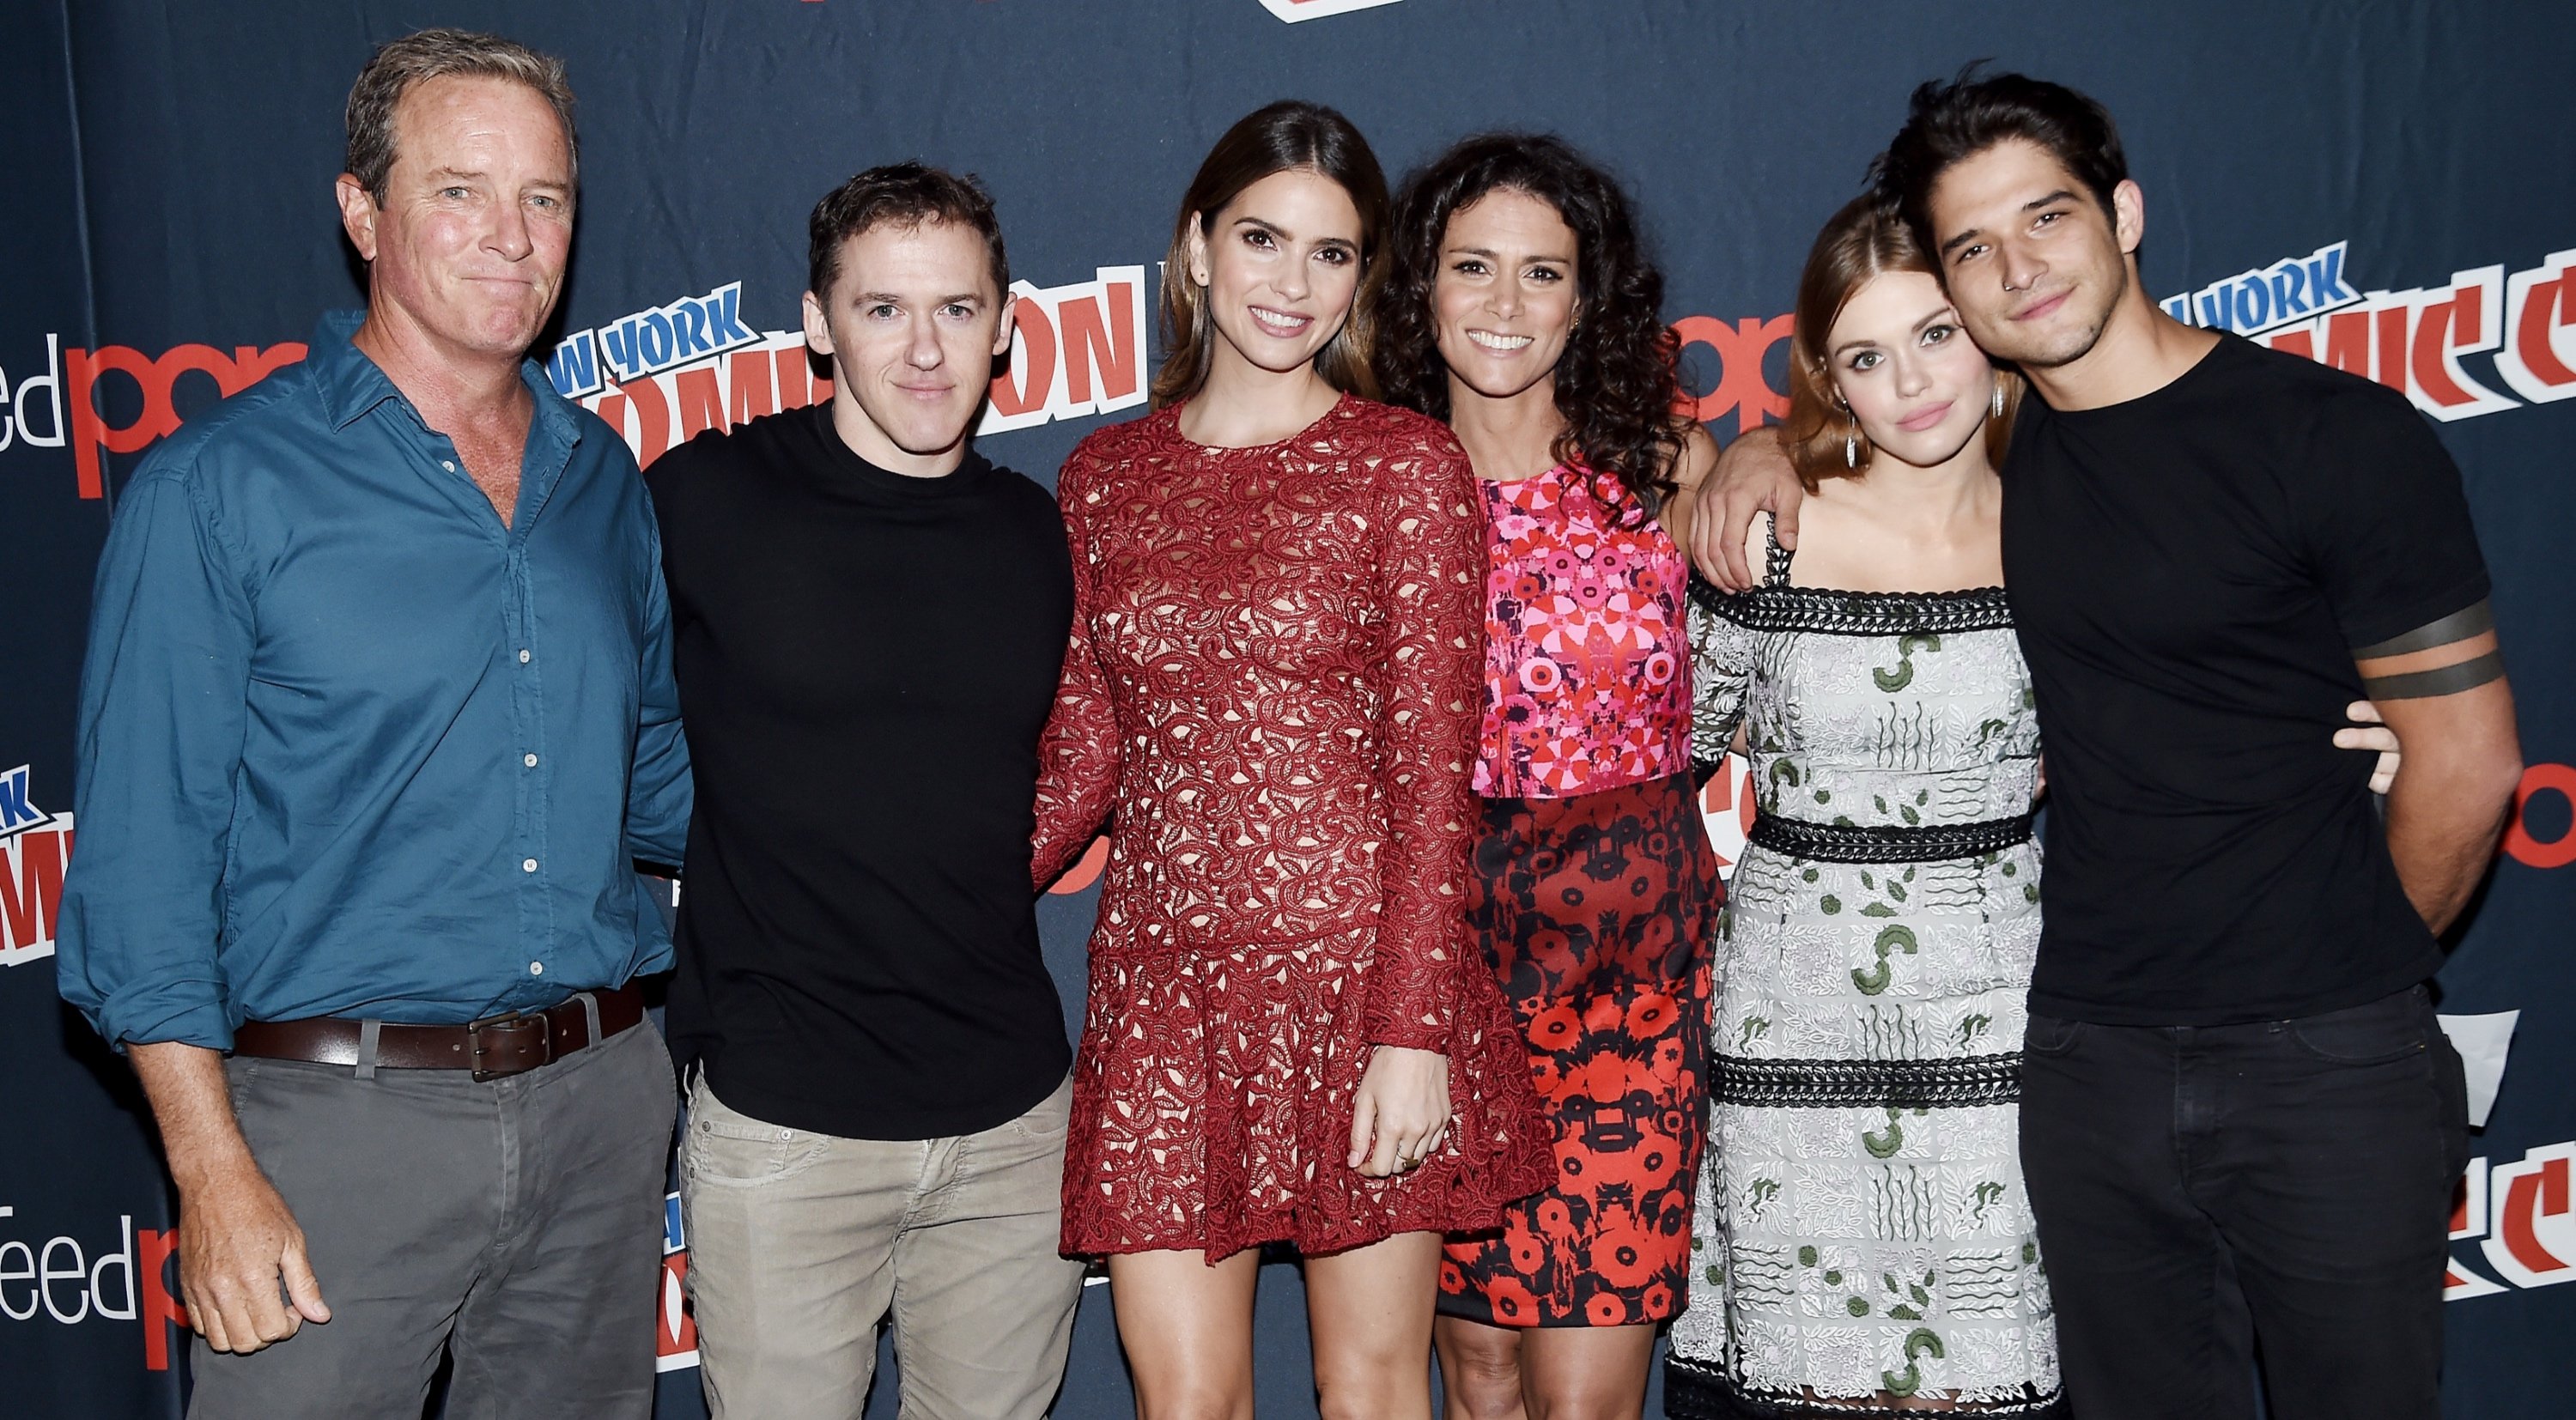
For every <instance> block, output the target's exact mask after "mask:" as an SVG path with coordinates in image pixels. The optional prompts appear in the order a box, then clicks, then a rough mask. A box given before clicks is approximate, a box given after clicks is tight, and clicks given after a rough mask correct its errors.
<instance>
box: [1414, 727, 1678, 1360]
mask: <svg viewBox="0 0 2576 1420" xmlns="http://www.w3.org/2000/svg"><path fill="white" fill-rule="evenodd" d="M1475 863H1476V875H1475V883H1476V889H1475V901H1474V904H1473V906H1472V907H1471V908H1470V910H1469V920H1470V922H1472V923H1473V924H1474V926H1475V927H1476V929H1477V932H1478V935H1479V936H1481V937H1482V938H1483V939H1484V942H1485V952H1486V955H1487V957H1489V958H1490V959H1491V961H1492V963H1493V968H1494V973H1495V976H1496V978H1497V979H1498V980H1500V981H1501V983H1502V986H1503V994H1504V995H1505V996H1506V997H1508V998H1509V999H1510V1000H1511V1002H1512V1006H1513V1010H1514V1011H1515V1013H1516V1014H1518V1016H1519V1017H1520V1022H1521V1029H1522V1031H1523V1032H1524V1033H1525V1034H1526V1035H1527V1037H1528V1042H1529V1062H1530V1068H1531V1072H1532V1074H1533V1076H1534V1077H1535V1080H1536V1083H1537V1086H1538V1091H1539V1097H1540V1099H1541V1100H1542V1101H1543V1102H1544V1103H1545V1104H1546V1106H1547V1110H1548V1115H1549V1118H1550V1121H1551V1122H1552V1123H1553V1124H1554V1126H1555V1141H1556V1180H1555V1182H1554V1184H1552V1185H1551V1186H1550V1187H1549V1188H1547V1189H1546V1190H1544V1191H1542V1192H1541V1193H1539V1194H1538V1195H1537V1196H1535V1197H1532V1198H1525V1199H1522V1200H1521V1201H1519V1202H1517V1203H1514V1204H1512V1205H1511V1206H1510V1207H1509V1208H1508V1209H1506V1210H1505V1213H1504V1218H1503V1228H1502V1231H1501V1232H1500V1233H1499V1234H1496V1235H1487V1236H1480V1237H1473V1238H1460V1239H1455V1240H1453V1241H1451V1243H1450V1244H1449V1247H1448V1250H1447V1255H1446V1256H1445V1257H1444V1258H1443V1259H1442V1261H1441V1267H1440V1301H1439V1305H1440V1310H1441V1311H1442V1312H1444V1313H1446V1314H1449V1315H1452V1316H1463V1317H1466V1318H1469V1319H1470V1320H1474V1321H1481V1322H1484V1323H1486V1324H1488V1325H1492V1326H1512V1327H1522V1326H1633V1325H1638V1324H1641V1323H1647V1322H1657V1321H1663V1320H1665V1319H1667V1318H1669V1317H1671V1316H1673V1315H1674V1314H1675V1313H1676V1312H1678V1311H1679V1310H1680V1309H1681V1307H1682V1304H1683V1302H1684V1301H1685V1299H1686V1298H1687V1297H1688V1295H1689V1291H1690V1275H1689V1270H1690V1269H1689V1264H1690V1236H1691V1194H1692V1188H1693V1185H1694V1181H1695V1179H1696V1177H1697V1174H1698V1172H1699V1158H1700V1147H1701V1144H1702V1141H1703V1139H1704V1137H1705V1135H1706V1132H1707V1128H1706V1126H1707V1113H1706V1111H1707V1094H1706V1091H1705V1090H1704V1089H1703V1087H1702V1083H1701V1081H1702V1078H1703V1074H1704V1070H1705V1066H1706V1055H1707V1045H1708V1010H1709V953H1708V945H1707V944H1708V936H1709V932H1710V930H1711V928H1712V927H1713V926H1714V923H1713V921H1712V919H1713V917H1714V915H1715V910H1716V906H1717V898H1718V894H1719V891H1720V889H1719V887H1718V879H1717V860H1716V857H1715V856H1714V855H1713V854H1712V853H1711V852H1710V851H1709V847H1708V835H1707V833H1706V831H1705V830H1703V829H1702V828H1701V827H1700V821H1699V809H1698V804H1697V796H1696V795H1694V794H1693V793H1692V791H1691V784H1690V779H1689V776H1687V775H1675V776H1673V777H1671V778H1667V779H1659V780H1655V781H1653V782H1650V783H1646V784H1637V785H1631V786H1628V787H1626V788H1621V789H1608V790H1604V791H1602V792H1600V793H1596V794H1582V795H1578V796H1576V797H1574V798H1570V799H1493V800H1488V801H1487V802H1486V805H1485V835H1484V838H1483V839H1482V841H1481V842H1479V843H1478V844H1477V847H1476V859H1475Z"/></svg>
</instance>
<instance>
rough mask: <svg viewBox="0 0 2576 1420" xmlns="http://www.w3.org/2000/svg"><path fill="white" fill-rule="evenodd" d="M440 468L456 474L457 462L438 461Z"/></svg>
mask: <svg viewBox="0 0 2576 1420" xmlns="http://www.w3.org/2000/svg"><path fill="white" fill-rule="evenodd" d="M438 466H439V467H440V468H443V469H446V470H447V471H448V472H449V473H454V472H456V460H454V459H440V460H439V461H438Z"/></svg>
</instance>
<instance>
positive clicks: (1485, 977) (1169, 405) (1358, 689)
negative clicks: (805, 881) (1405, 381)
mask: <svg viewBox="0 0 2576 1420" xmlns="http://www.w3.org/2000/svg"><path fill="white" fill-rule="evenodd" d="M1385 211H1386V187H1385V180H1384V178H1383V177H1382V176H1381V175H1380V173H1379V169H1378V166H1377V161H1376V159H1375V158H1374V157H1373V156H1372V155H1371V154H1370V152H1369V149H1368V146H1367V144H1366V143H1365V142H1364V141H1363V140H1362V139H1361V137H1360V135H1359V133H1358V132H1357V131H1356V130H1355V129H1353V128H1352V127H1351V126H1350V124H1349V122H1348V121H1347V120H1345V119H1343V118H1342V117H1341V115H1339V114H1337V113H1334V112H1333V111H1332V110H1330V109H1324V108H1319V107H1316V106H1314V105H1310V104H1296V103H1288V104H1274V105H1272V106H1271V107H1269V108H1266V109H1263V110H1261V111H1259V112H1257V113H1254V114H1252V115H1251V116H1249V117H1247V118H1245V119H1244V120H1243V121H1242V122H1240V123H1238V124H1236V125H1235V126H1234V127H1233V128H1232V129H1231V130H1229V131H1228V132H1227V133H1226V135H1225V136H1224V138H1222V139H1221V140H1219V141H1218V143H1217V145H1216V148H1215V149H1214V151H1212V152H1211V153H1210V154H1209V155H1208V158H1207V161H1206V162H1205V163H1204V164H1203V165H1202V166H1201V168H1200V170H1199V174H1198V176H1197V178H1196V179H1195V180H1194V181H1193V182H1192V184H1191V187H1190V191H1189V194H1188V196H1187V198H1186V199H1185V200H1184V202H1183V205H1182V209H1181V217H1180V220H1179V222H1178V223H1177V224H1176V227H1177V230H1176V233H1175V237H1174V241H1173V246H1172V251H1171V257H1170V261H1169V263H1168V264H1167V265H1166V267H1165V268H1164V277H1163V309H1164V317H1165V320H1166V322H1167V324H1168V327H1169V330H1170V351H1171V353H1170V355H1169V357H1168V358H1167V359H1166V361H1165V363H1164V366H1163V369H1162V371H1161V373H1160V374H1159V375H1158V376H1157V378H1156V380H1155V384H1154V395H1155V405H1156V408H1155V412H1154V413H1153V414H1151V415H1148V416H1147V417H1145V418H1143V419H1140V420H1137V421H1135V422H1133V423H1130V424H1124V425H1119V426H1116V427H1114V428H1109V429H1104V430H1101V431H1099V432H1097V433H1094V434H1092V435H1091V436H1090V437H1088V438H1086V439H1084V440H1083V441H1082V443H1081V445H1080V446H1079V447H1077V448H1076V449H1075V450H1074V453H1073V455H1072V457H1071V458H1069V459H1068V460H1067V461H1066V463H1065V466H1064V470H1063V473H1062V475H1061V477H1060V479H1059V481H1058V486H1057V496H1058V499H1059V501H1060V502H1061V504H1062V505H1063V509H1064V517H1065V525H1066V533H1067V536H1068V538H1069V539H1070V541H1071V546H1072V551H1073V565H1074V577H1075V591H1076V597H1077V603H1078V605H1077V610H1076V612H1075V617H1074V635H1073V644H1072V645H1071V647H1070V648H1069V650H1068V651H1067V653H1066V657H1065V669H1064V681H1063V688H1062V691H1061V692H1060V695H1059V699H1058V701H1057V706H1056V713H1055V718H1054V722H1053V723H1052V724H1051V725H1050V727H1049V729H1048V731H1047V736H1046V740H1045V742H1044V744H1043V746H1042V748H1041V754H1042V756H1043V764H1042V780H1041V784H1040V788H1039V798H1038V831H1037V842H1036V851H1035V858H1036V863H1035V868H1036V874H1037V877H1038V880H1039V881H1040V882H1045V881H1048V880H1050V879H1051V878H1052V877H1053V876H1054V875H1055V874H1056V872H1058V871H1059V870H1060V869H1061V868H1062V867H1063V865H1064V863H1065V862H1066V861H1067V860H1068V859H1069V858H1071V857H1072V855H1073V854H1074V853H1075V852H1077V851H1078V850H1079V849H1080V848H1081V847H1082V846H1083V845H1084V844H1085V843H1086V842H1088V840H1089V839H1090V837H1091V835H1092V833H1093V832H1094V830H1095V829H1096V828H1097V827H1098V825H1099V824H1100V823H1101V821H1102V820H1103V819H1104V818H1107V819H1110V820H1111V821H1112V824H1113V827H1112V830H1111V839H1110V856H1109V864H1108V868H1107V870H1106V874H1105V880H1104V885H1103V887H1102V890H1101V897H1100V916H1099V922H1098V925H1097V926H1096V927H1095V928H1094V930H1093V933H1092V938H1091V986H1090V1001H1089V1008H1088V1019H1087V1020H1086V1022H1085V1024H1084V1027H1083V1033H1082V1045H1081V1049H1080V1052H1079V1056H1078V1059H1077V1062H1076V1065H1075V1068H1074V1105H1073V1122H1072V1130H1071V1137H1070V1138H1069V1140H1068V1142H1067V1147H1066V1155H1065V1178H1064V1246H1065V1250H1066V1251H1067V1252H1070V1253H1090V1254H1106V1255H1107V1256H1108V1257H1109V1279H1110V1286H1111V1289H1112V1292H1113V1295H1114V1297H1115V1299H1116V1306H1117V1315H1118V1328H1119V1336H1120V1338H1121V1340H1122V1341H1123V1342H1124V1343H1125V1344H1126V1348H1127V1355H1128V1360H1129V1363H1130V1365H1131V1367H1132V1369H1133V1371H1134V1375H1135V1380H1136V1392H1137V1403H1138V1409H1139V1413H1140V1414H1143V1415H1149V1416H1158V1415H1165V1414H1184V1413H1185V1414H1190V1415H1214V1414H1232V1415H1246V1416H1248V1415H1250V1414H1251V1408H1252V1389H1251V1369H1252V1302H1253V1290H1254V1281H1255V1275H1256V1271H1257V1265H1258V1260H1259V1258H1258V1252H1257V1248H1258V1246H1259V1245H1260V1244H1262V1243H1266V1242H1273V1241H1285V1242H1290V1243H1294V1244H1295V1245H1296V1246H1297V1247H1298V1248H1299V1249H1300V1250H1301V1251H1302V1252H1303V1253H1304V1254H1305V1256H1306V1286H1307V1302H1308V1314H1309V1316H1310V1317H1311V1318H1312V1326H1313V1336H1314V1354H1315V1375H1316V1382H1317V1387H1318V1390H1319V1391H1320V1394H1321V1400H1322V1407H1323V1413H1324V1414H1325V1415H1327V1416H1337V1417H1338V1416H1348V1417H1366V1420H1386V1417H1401V1416H1408V1415H1409V1416H1414V1417H1426V1416H1427V1415H1428V1414H1429V1410H1430V1389H1429V1381H1428V1377H1427V1375H1426V1370H1425V1367H1424V1365H1423V1356H1424V1353H1425V1351H1426V1350H1427V1349H1428V1348H1429V1346H1430V1339H1431V1337H1430V1333H1431V1314H1432V1305H1433V1295H1434V1291H1435V1289H1436V1285H1437V1277H1438V1269H1439V1259H1440V1246H1441V1234H1442V1233H1443V1232H1447V1231H1452V1230H1457V1229H1475V1228H1492V1227H1494V1226H1495V1225H1497V1224H1498V1223H1499V1222H1500V1220H1501V1216H1502V1209H1503V1205H1504V1204H1506V1203H1507V1202H1509V1201H1510V1200H1511V1199H1513V1198H1516V1197H1519V1196H1521V1195H1523V1194H1527V1193H1530V1192H1532V1191H1534V1190H1536V1189H1537V1188H1539V1187H1540V1186H1542V1185H1543V1184H1544V1183H1545V1182H1546V1180H1547V1177H1548V1169H1547V1164H1546V1126H1545V1124H1544V1123H1543V1122H1542V1121H1541V1120H1540V1118H1539V1117H1538V1113H1537V1109H1538V1106H1537V1100H1536V1098H1535V1096H1534V1094H1533V1092H1532V1090H1531V1087H1530V1078H1529V1070H1528V1063H1527V1057H1526V1054H1525V1052H1524V1051H1523V1049H1522V1046H1521V1041H1520V1034H1519V1030H1518V1028H1517V1027H1516V1025H1515V1024H1514V1022H1513V1020H1512V1018H1511V1015H1510V1012H1509V1008H1508V1007H1507V1006H1505V1004H1504V1003H1503V1000H1502V998H1501V995H1500V993H1499V992H1498V991H1497V990H1496V989H1495V987H1494V983H1493V979H1492V976H1491V975H1490V973H1488V972H1486V971H1485V970H1484V968H1483V963H1482V961H1481V960H1480V959H1479V958H1478V957H1477V955H1476V954H1475V952H1474V951H1473V949H1472V947H1471V944H1470V942H1469V939H1468V935H1467V929H1466V920H1465V916H1464V914H1465V909H1466V885H1467V850H1468V844H1469V839H1470V836H1471V833H1472V822H1473V798H1472V795H1471V792H1470V790H1469V787H1468V775H1469V764H1470V761H1471V760H1472V758H1473V755H1474V750H1475V736H1476V725H1477V715H1478V705H1479V702H1480V700H1481V693H1480V690H1479V679H1480V669H1481V667H1480V661H1479V651H1480V642H1481V639H1482V638H1481V635H1480V630H1481V626H1482V618H1481V616H1480V614H1479V611H1478V607H1477V583H1478V581H1479V580H1480V574H1481V570H1482V566H1483V560H1484V554H1483V541H1482V539H1483V528H1482V520H1481V517H1480V516H1479V514H1478V513H1477V511H1476V505H1475V497H1476V494H1475V491H1474V488H1473V487H1472V485H1471V484H1470V482H1469V474H1468V470H1467V463H1466V460H1465V458H1464V457H1463V456H1462V454H1461V453H1460V451H1459V448H1458V444H1457V441H1456V440H1455V439H1453V438H1452V437H1451V436H1450V434H1449V432H1448V431H1447V430H1446V429H1444V428H1442V427H1441V426H1440V425H1439V424H1438V423H1436V422H1434V421H1432V420H1429V419H1426V418H1423V417H1422V416H1420V415H1418V414H1411V413H1407V412H1405V411H1402V410H1397V409H1392V408H1389V407H1387V406H1385V405H1382V404H1377V403H1374V402H1372V401H1371V400H1369V399H1367V398H1365V397H1363V396H1365V395H1366V394H1368V393H1369V392H1370V391H1371V390H1372V388H1373V385H1372V383H1371V380H1370V376H1369V371H1368V352H1367V331H1366V327H1365V323H1364V321H1355V320H1354V314H1353V313H1354V306H1355V302H1356V301H1357V300H1358V298H1359V297H1360V296H1361V295H1362V288H1363V287H1364V286H1366V285H1367V284H1368V282H1369V275H1370V273H1371V271H1372V269H1373V266H1374V262H1375V259H1376V256H1377V251H1376V249H1377V246H1378V239H1379V232H1380V228H1381V226H1382V224H1383V221H1384V216H1385ZM1361 309H1362V310H1364V309H1365V307H1361Z"/></svg>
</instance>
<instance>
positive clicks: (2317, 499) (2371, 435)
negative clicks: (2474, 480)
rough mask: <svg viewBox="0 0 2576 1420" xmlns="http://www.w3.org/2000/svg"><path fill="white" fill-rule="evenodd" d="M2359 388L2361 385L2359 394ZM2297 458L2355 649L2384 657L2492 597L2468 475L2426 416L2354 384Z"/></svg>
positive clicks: (2328, 584) (2312, 534)
mask: <svg viewBox="0 0 2576 1420" xmlns="http://www.w3.org/2000/svg"><path fill="white" fill-rule="evenodd" d="M2347 381H2349V383H2347ZM2335 383H2336V384H2337V385H2339V386H2342V387H2341V388H2335V389H2331V390H2328V391H2325V392H2323V394H2322V395H2321V397H2319V398H2317V399H2316V400H2315V401H2314V402H2313V404H2312V405H2311V414H2312V417H2313V420H2314V422H2313V423H2312V424H2311V425H2310V429H2309V435H2310V437H2309V439H2308V440H2307V441H2306V442H2307V444H2308V447H2307V448H2306V449H2293V450H2291V451H2290V463H2291V466H2292V467H2291V473H2290V476H2291V477H2292V478H2293V479H2294V480H2297V481H2298V483H2299V496H2298V498H2297V499H2296V503H2297V506H2298V507H2299V508H2300V509H2301V514H2302V518H2301V520H2302V522H2303V523H2304V527H2303V529H2302V532H2303V534H2304V541H2305V543H2306V546H2307V551H2308V557H2309V560H2310V564H2311V565H2312V566H2313V567H2314V568H2315V569H2316V573H2317V577H2318V580H2319V582H2320V583H2321V585H2322V586H2323V587H2324V590H2325V594H2326V601H2327V604H2328V605H2329V606H2331V607H2332V608H2333V609H2334V616H2335V621H2336V623H2337V624H2338V625H2339V626H2341V627H2342V629H2343V637H2344V643H2345V644H2346V645H2349V646H2372V645H2376V644H2378V643H2379V642H2382V641H2386V640H2388V639H2390V638H2391V637H2394V636H2398V635H2402V634H2403V633H2405V632H2408V631H2412V630H2414V629H2415V628H2417V627H2419V626H2423V625H2425V624H2426V623H2428V622H2432V621H2438V620H2440V619H2441V618H2443V617H2445V616H2448V615H2450V614H2451V613H2453V612H2455V611H2459V610H2461V609H2463V608H2465V607H2469V606H2473V605H2475V604H2476V603H2477V602H2479V601H2480V600H2482V599H2484V598H2485V596H2486V595H2487V567H2486V559H2485V558H2484V557H2483V556H2482V555H2481V554H2480V553H2479V551H2478V536H2477V530H2476V528H2475V527H2474V526H2473V525H2472V524H2471V523H2470V520H2469V502H2468V497H2467V495H2466V494H2465V493H2464V492H2463V491H2462V490H2461V487H2460V470H2459V467H2458V465H2456V464H2454V463H2452V462H2451V455H2450V453H2449V451H2447V450H2445V449H2444V448H2443V447H2442V442H2441V440H2440V439H2438V438H2436V437H2434V434H2433V430H2432V427H2431V426H2430V425H2429V424H2427V423H2426V422H2425V419H2424V416H2422V415H2421V414H2418V413H2416V412H2415V410H2414V408H2413V407H2412V406H2411V405H2409V404H2407V403H2406V401H2405V397H2404V396H2402V395H2399V394H2397V393H2395V392H2394V391H2390V390H2384V389H2381V388H2379V387H2377V386H2374V385H2370V384H2366V383H2364V382H2362V381H2360V380H2358V379H2353V378H2351V377H2349V376H2346V377H2342V378H2339V379H2337V380H2336V381H2335Z"/></svg>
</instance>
